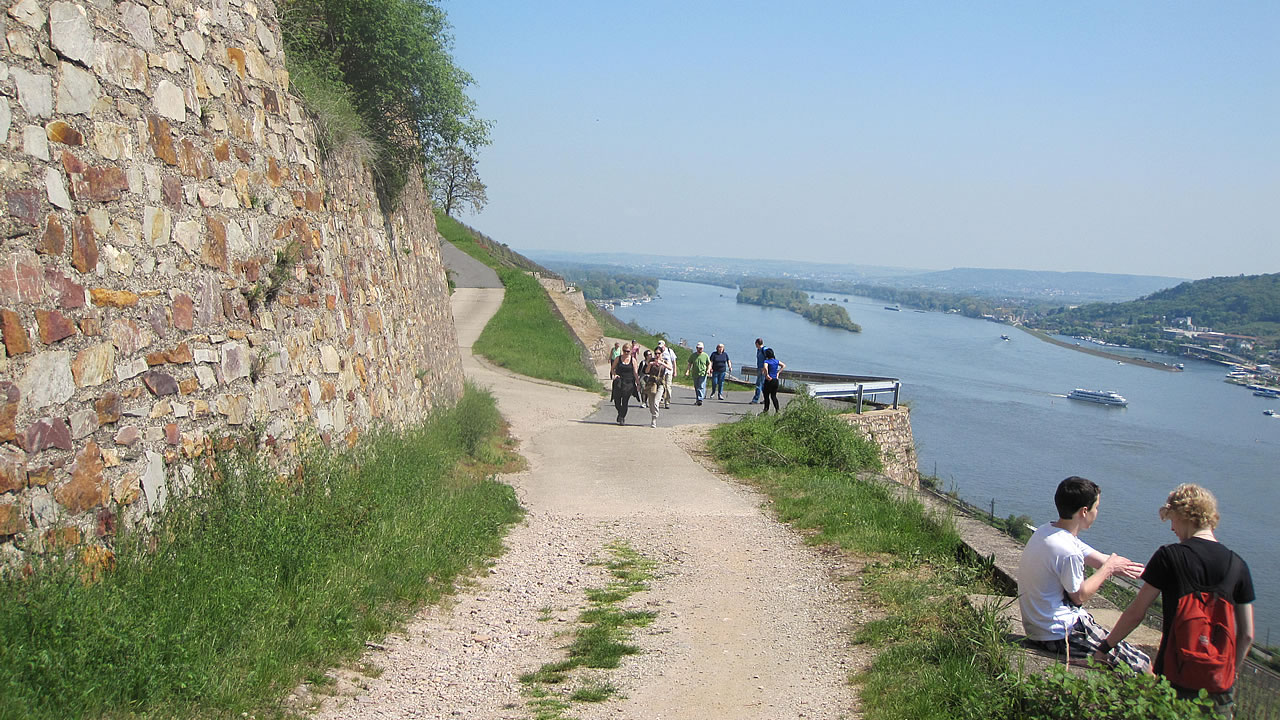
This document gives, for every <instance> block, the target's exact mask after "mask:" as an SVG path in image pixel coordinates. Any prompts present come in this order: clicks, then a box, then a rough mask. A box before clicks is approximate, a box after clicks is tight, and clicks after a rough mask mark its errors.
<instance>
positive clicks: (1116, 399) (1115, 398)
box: [1067, 388, 1129, 407]
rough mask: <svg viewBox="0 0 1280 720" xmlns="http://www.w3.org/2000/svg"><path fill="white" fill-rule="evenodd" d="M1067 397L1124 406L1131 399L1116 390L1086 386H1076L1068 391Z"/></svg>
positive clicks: (1100, 403)
mask: <svg viewBox="0 0 1280 720" xmlns="http://www.w3.org/2000/svg"><path fill="white" fill-rule="evenodd" d="M1067 397H1068V398H1069V399H1071V400H1084V401H1085V402H1092V403H1098V404H1099V405H1114V406H1116V407H1124V406H1125V405H1128V404H1129V401H1128V400H1126V399H1124V396H1123V395H1121V394H1120V393H1118V392H1116V391H1114V390H1085V389H1084V388H1076V389H1075V390H1072V391H1071V392H1069V393H1067Z"/></svg>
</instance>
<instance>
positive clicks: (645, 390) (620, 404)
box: [609, 338, 786, 427]
mask: <svg viewBox="0 0 1280 720" xmlns="http://www.w3.org/2000/svg"><path fill="white" fill-rule="evenodd" d="M784 368H786V363H783V362H780V361H779V360H778V358H777V356H776V355H775V354H774V352H773V348H769V347H765V345H764V340H763V339H761V338H756V370H757V373H756V392H755V395H754V397H752V398H751V404H752V405H755V404H757V403H760V402H764V413H762V414H765V413H768V412H769V403H770V402H772V403H773V409H774V412H778V409H779V406H778V384H779V379H778V378H779V375H780V373H781V372H782V370H783V369H784ZM731 372H733V361H732V360H730V359H729V353H727V352H725V349H724V343H720V344H718V345H716V349H715V351H714V352H711V353H707V352H706V350H705V346H704V345H703V344H702V343H701V342H698V343H697V344H696V345H695V346H694V351H693V353H692V354H691V355H690V356H689V362H688V363H687V364H686V366H685V370H684V374H685V375H686V376H687V377H690V378H692V379H693V392H694V405H702V404H703V401H704V400H707V399H708V398H710V397H711V396H712V395H714V396H715V398H716V399H717V400H724V399H725V397H724V383H725V379H726V378H728V376H729V373H731ZM675 373H676V354H675V351H674V350H672V349H671V348H670V347H669V346H668V345H667V343H666V341H664V340H659V341H658V346H657V347H656V348H654V349H653V350H644V349H642V348H641V347H640V345H639V343H637V342H636V341H635V340H632V341H631V342H629V343H622V342H616V343H614V344H613V351H612V353H611V356H610V359H609V379H610V381H611V382H612V394H611V399H612V401H613V405H614V407H615V408H616V409H617V411H618V419H617V423H618V424H619V425H625V424H626V422H627V411H628V409H629V408H630V402H631V398H635V399H636V400H639V401H640V402H641V404H643V405H646V406H647V407H648V408H649V416H650V420H649V426H650V427H657V426H658V413H659V411H660V410H661V409H663V408H670V407H671V379H672V377H673V376H674V375H675ZM708 379H710V381H711V387H710V390H709V391H708V388H707V380H708Z"/></svg>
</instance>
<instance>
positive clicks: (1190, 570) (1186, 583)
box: [1142, 537, 1254, 673]
mask: <svg viewBox="0 0 1280 720" xmlns="http://www.w3.org/2000/svg"><path fill="white" fill-rule="evenodd" d="M1142 579H1143V580H1144V581H1146V582H1148V583H1150V584H1151V585H1152V587H1155V588H1158V589H1159V590H1160V602H1161V605H1162V606H1163V608H1164V627H1165V628H1170V627H1173V619H1174V614H1175V613H1176V612H1177V611H1178V600H1179V599H1181V598H1182V596H1183V595H1186V594H1188V593H1192V592H1197V591H1199V590H1217V592H1218V593H1219V594H1221V595H1222V596H1223V597H1225V598H1227V599H1229V600H1230V601H1231V602H1232V603H1233V604H1235V605H1245V604H1247V603H1251V602H1253V597H1254V596H1253V576H1251V575H1250V574H1249V566H1248V565H1247V564H1245V561H1244V558H1242V557H1240V556H1239V555H1236V554H1235V553H1234V552H1232V551H1231V549H1230V548H1228V547H1227V546H1226V545H1223V544H1222V543H1220V542H1215V541H1213V540H1206V539H1204V538H1197V537H1193V538H1187V539H1186V540H1185V541H1184V542H1180V543H1174V544H1172V545H1165V546H1163V547H1161V548H1160V549H1158V550H1156V552H1155V554H1154V555H1152V556H1151V560H1149V561H1148V562H1147V568H1146V570H1143V572H1142ZM1168 639H1169V635H1168V633H1162V634H1161V636H1160V652H1159V653H1157V654H1156V659H1155V665H1154V666H1153V668H1152V669H1154V670H1155V671H1156V672H1157V673H1158V672H1160V671H1161V668H1163V667H1164V649H1165V645H1166V644H1167V643H1168Z"/></svg>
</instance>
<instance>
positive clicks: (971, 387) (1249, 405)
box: [615, 280, 1280, 643]
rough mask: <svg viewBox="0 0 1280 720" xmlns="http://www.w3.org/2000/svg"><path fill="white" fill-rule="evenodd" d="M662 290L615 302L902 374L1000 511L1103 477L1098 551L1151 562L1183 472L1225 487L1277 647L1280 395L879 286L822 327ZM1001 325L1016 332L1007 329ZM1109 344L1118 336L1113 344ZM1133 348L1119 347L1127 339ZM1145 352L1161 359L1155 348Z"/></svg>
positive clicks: (923, 455)
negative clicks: (879, 291) (931, 305)
mask: <svg viewBox="0 0 1280 720" xmlns="http://www.w3.org/2000/svg"><path fill="white" fill-rule="evenodd" d="M659 292H660V294H661V297H660V298H659V299H657V300H654V301H652V302H649V303H644V304H639V305H634V306H632V307H620V308H618V309H617V310H616V311H615V314H616V315H617V316H618V317H619V318H621V319H622V320H625V321H632V320H634V321H636V322H638V323H640V325H642V326H644V327H646V328H650V329H652V330H655V331H662V332H665V333H667V334H668V335H669V336H670V337H671V338H672V339H674V340H677V341H678V340H679V339H681V338H683V339H686V340H687V341H688V343H689V345H690V346H692V345H693V343H694V342H696V341H698V340H701V341H703V342H704V343H707V345H708V347H714V346H715V344H716V343H724V344H725V349H726V351H727V352H728V353H729V357H730V358H731V359H732V360H733V361H734V364H735V367H737V366H738V365H740V364H742V363H743V362H748V363H752V362H754V360H755V349H754V345H753V342H754V340H755V338H756V337H763V338H764V339H765V342H766V344H768V345H769V346H771V347H773V348H774V350H775V351H776V352H777V354H778V358H779V359H780V360H782V361H783V362H785V363H787V365H788V366H789V367H791V368H793V369H795V370H810V371H818V372H832V373H845V374H853V375H886V376H891V377H897V378H900V379H901V380H902V382H903V391H902V398H903V401H904V402H905V403H906V404H908V405H909V406H910V407H911V420H912V429H913V431H914V433H915V438H916V445H917V448H918V451H919V459H920V470H921V471H922V472H925V473H933V472H934V470H935V467H936V474H937V475H938V476H939V477H940V478H941V479H942V482H943V485H944V486H945V487H946V488H947V489H955V490H956V491H957V492H958V493H959V495H960V496H961V497H963V498H964V499H966V500H968V501H969V502H972V503H973V504H975V505H978V506H980V507H984V508H988V509H990V506H991V502H992V500H994V501H995V512H996V514H997V515H1000V516H1007V515H1010V514H1013V515H1028V516H1030V517H1032V518H1033V519H1034V524H1037V525H1039V524H1041V523H1044V522H1047V521H1049V520H1052V519H1053V518H1054V516H1055V515H1056V513H1055V512H1054V510H1053V491H1054V488H1055V487H1056V486H1057V483H1058V482H1059V481H1060V480H1062V478H1064V477H1066V476H1068V475H1082V476H1084V477H1087V478H1090V479H1092V480H1094V481H1095V482H1097V483H1098V484H1099V485H1100V486H1101V487H1102V506H1101V512H1100V515H1099V519H1098V521H1097V522H1096V523H1095V525H1094V527H1093V528H1092V529H1090V530H1089V531H1088V532H1086V533H1085V534H1084V535H1083V538H1084V540H1085V541H1086V542H1089V543H1090V544H1092V545H1094V547H1096V548H1098V549H1099V550H1101V551H1104V552H1118V553H1120V554H1122V555H1126V556H1128V557H1130V558H1133V559H1135V560H1139V561H1143V562H1145V561H1146V560H1147V558H1148V557H1150V555H1151V552H1152V551H1153V550H1154V549H1155V548H1156V547H1157V546H1158V545H1161V544H1164V543H1168V542H1172V541H1174V540H1175V538H1174V536H1173V534H1172V532H1171V531H1170V530H1169V525H1168V523H1161V522H1160V520H1159V518H1158V517H1157V516H1156V508H1158V507H1159V506H1160V505H1162V504H1163V503H1164V499H1165V496H1166V495H1168V493H1169V491H1170V490H1172V489H1173V487H1174V486H1175V485H1177V484H1178V483H1180V482H1196V483H1199V484H1202V485H1204V486H1206V487H1208V488H1209V489H1210V490H1212V491H1213V492H1214V494H1216V495H1217V496H1218V502H1219V506H1220V512H1221V514H1222V517H1223V520H1222V523H1221V525H1220V526H1219V528H1218V533H1217V535H1218V538H1219V539H1220V540H1222V541H1223V542H1224V543H1226V544H1227V545H1229V546H1230V547H1231V548H1232V549H1233V550H1235V551H1236V552H1238V553H1240V555H1242V556H1243V557H1244V558H1245V560H1246V561H1247V562H1248V563H1249V567H1250V570H1251V571H1252V573H1253V581H1254V588H1255V590H1256V593H1257V601H1256V602H1255V604H1254V613H1255V617H1256V623H1257V626H1258V632H1257V638H1258V640H1259V641H1267V640H1268V638H1269V634H1268V628H1275V630H1276V637H1275V638H1270V641H1272V642H1277V643H1280V602H1277V600H1280V597H1278V595H1280V593H1278V592H1277V588H1276V585H1275V583H1274V579H1275V578H1276V577H1277V572H1278V571H1280V557H1278V556H1277V554H1276V553H1275V552H1273V551H1272V550H1268V548H1269V547H1271V548H1274V547H1275V546H1274V545H1272V543H1273V542H1274V540H1267V539H1266V538H1267V534H1268V533H1269V532H1270V531H1269V530H1267V529H1266V528H1267V526H1268V525H1270V524H1272V523H1275V522H1277V519H1276V518H1273V517H1272V515H1271V514H1272V512H1273V511H1274V510H1277V508H1278V506H1280V484H1278V483H1280V418H1273V417H1268V416H1266V415H1263V414H1262V411H1263V410H1264V409H1267V408H1275V409H1277V410H1280V401H1277V400H1270V399H1263V398H1258V397H1254V396H1253V394H1252V393H1251V392H1250V391H1248V390H1246V389H1245V388H1243V387H1237V386H1234V385H1230V384H1228V383H1225V382H1223V378H1224V376H1225V374H1226V368H1224V367H1223V366H1221V365H1216V364H1213V363H1208V362H1203V361H1195V360H1186V361H1185V362H1186V371H1185V372H1180V373H1176V372H1165V371H1162V370H1153V369H1151V368H1146V367H1140V366H1137V365H1131V364H1129V363H1123V364H1121V363H1118V362H1117V361H1115V360H1108V359H1106V358H1100V357H1095V356H1092V355H1088V354H1085V353H1081V352H1076V351H1074V350H1071V349H1068V348H1061V347H1057V346H1054V345H1051V344H1050V343H1046V342H1043V341H1041V340H1037V339H1036V338H1034V337H1032V336H1031V335H1028V334H1026V333H1023V332H1021V331H1019V330H1017V329H1015V328H1011V327H1008V326H1005V325H998V324H995V323H991V322H987V321H984V320H975V319H972V318H966V317H961V316H959V315H949V314H945V313H933V312H930V313H922V312H917V311H913V310H911V309H910V308H903V309H902V310H901V311H899V312H894V311H891V310H886V309H884V305H885V303H883V302H881V301H877V300H873V299H870V298H864V297H858V296H852V295H848V296H846V295H837V294H834V293H811V294H813V295H815V296H816V299H815V300H814V302H824V301H825V298H828V297H835V298H837V300H838V301H844V300H847V301H848V302H847V303H845V302H841V305H843V306H845V307H846V308H848V310H849V314H850V315H851V316H852V318H853V321H854V322H856V323H858V324H860V325H861V326H862V332H861V333H850V332H846V331H843V330H834V329H829V328H823V327H819V326H817V325H814V324H812V323H810V322H808V321H807V320H805V319H804V318H802V317H800V316H799V315H796V314H794V313H791V312H787V311H785V310H779V309H774V308H764V307H758V306H755V305H740V304H738V303H737V302H736V300H735V296H736V291H735V290H731V289H728V288H720V287H713V286H710V285H701V284H695V283H684V282H676V281H670V280H663V281H662V284H661V287H660V289H659ZM1001 334H1007V335H1009V337H1010V339H1009V340H1007V341H1006V340H1001V339H1000V336H1001ZM1106 349H1107V350H1114V348H1106ZM1121 352H1123V351H1121ZM1135 354H1140V355H1146V356H1147V357H1154V358H1160V357H1161V356H1159V355H1156V354H1154V353H1150V352H1145V351H1143V352H1138V353H1135ZM1076 387H1083V388H1088V389H1093V390H1115V391H1117V392H1119V393H1120V394H1121V395H1124V396H1125V397H1126V398H1127V399H1128V400H1129V405H1128V407H1125V408H1114V407H1106V406H1102V405H1095V404H1092V403H1085V402H1078V401H1074V400H1067V399H1066V398H1065V397H1064V396H1065V394H1066V393H1068V392H1070V391H1071V390H1072V388H1076Z"/></svg>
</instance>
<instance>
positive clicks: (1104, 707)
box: [1007, 665, 1209, 720]
mask: <svg viewBox="0 0 1280 720" xmlns="http://www.w3.org/2000/svg"><path fill="white" fill-rule="evenodd" d="M1012 695H1013V698H1014V700H1013V703H1012V708H1011V711H1010V714H1009V715H1008V716H1007V717H1008V718H1009V720H1014V718H1021V719H1024V720H1080V719H1081V718H1089V720H1192V719H1193V718H1194V719H1200V720H1202V719H1203V718H1204V717H1205V715H1204V714H1203V713H1202V712H1201V710H1200V707H1198V706H1199V705H1201V704H1204V705H1208V704H1209V701H1208V700H1207V699H1200V700H1193V701H1189V700H1179V699H1178V698H1177V695H1176V694H1175V693H1174V690H1173V688H1172V687H1170V686H1169V683H1168V682H1166V681H1165V679H1164V678H1162V677H1158V676H1154V675H1138V674H1134V673H1130V672H1124V671H1118V670H1111V669H1108V668H1095V669H1094V670H1093V671H1090V672H1087V673H1085V674H1084V676H1083V677H1081V676H1077V675H1075V674H1073V673H1072V672H1071V671H1070V670H1068V669H1067V668H1066V667H1064V666H1062V665H1055V666H1054V667H1052V668H1050V669H1049V671H1048V672H1046V673H1043V674H1035V675H1029V676H1026V677H1025V678H1023V681H1022V682H1021V683H1018V684H1016V685H1015V686H1014V687H1013V688H1012ZM1202 698H1203V696H1202Z"/></svg>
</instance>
